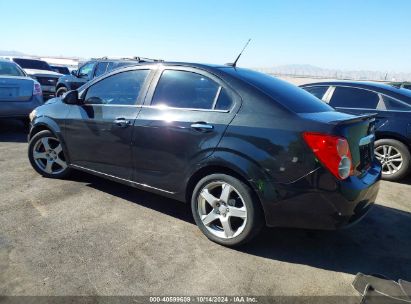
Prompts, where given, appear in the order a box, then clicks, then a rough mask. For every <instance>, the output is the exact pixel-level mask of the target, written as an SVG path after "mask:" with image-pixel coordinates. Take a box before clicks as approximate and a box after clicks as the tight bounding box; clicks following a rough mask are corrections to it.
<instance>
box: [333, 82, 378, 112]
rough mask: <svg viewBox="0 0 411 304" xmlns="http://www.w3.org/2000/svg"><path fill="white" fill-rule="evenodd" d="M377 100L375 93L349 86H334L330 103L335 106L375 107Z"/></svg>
mask: <svg viewBox="0 0 411 304" xmlns="http://www.w3.org/2000/svg"><path fill="white" fill-rule="evenodd" d="M378 102H379V96H378V94H377V93H374V92H371V91H367V90H363V89H357V88H351V87H336V88H335V90H334V93H333V96H332V97H331V100H330V105H331V106H332V107H335V108H336V107H337V108H338V107H339V108H354V109H376V108H377V105H378Z"/></svg>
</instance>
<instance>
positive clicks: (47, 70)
mask: <svg viewBox="0 0 411 304" xmlns="http://www.w3.org/2000/svg"><path fill="white" fill-rule="evenodd" d="M3 58H5V59H8V60H10V61H13V62H15V63H17V64H18V65H19V66H20V67H21V68H22V69H23V70H24V71H25V72H26V74H27V75H28V76H30V77H31V78H33V79H35V80H37V81H38V82H39V83H40V85H41V90H42V91H43V98H44V100H47V99H50V98H53V97H55V96H56V84H57V81H58V79H59V78H60V77H61V76H63V74H60V73H56V72H54V71H53V69H52V68H51V67H50V65H49V64H48V63H47V62H45V61H43V60H39V59H35V58H30V57H14V56H13V57H12V56H3Z"/></svg>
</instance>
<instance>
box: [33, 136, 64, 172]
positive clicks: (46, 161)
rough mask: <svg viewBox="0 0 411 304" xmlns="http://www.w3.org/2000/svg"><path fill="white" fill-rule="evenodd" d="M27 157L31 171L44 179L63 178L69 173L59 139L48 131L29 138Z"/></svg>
mask: <svg viewBox="0 0 411 304" xmlns="http://www.w3.org/2000/svg"><path fill="white" fill-rule="evenodd" d="M28 156H29V160H30V164H31V166H32V167H33V169H34V170H36V171H37V172H38V173H39V174H41V175H42V176H44V177H48V178H65V177H67V176H68V175H69V174H70V172H71V169H70V168H69V167H68V165H67V162H66V158H65V156H64V151H63V148H62V146H61V143H60V141H59V139H58V138H57V136H55V135H54V134H53V133H52V132H50V131H48V130H44V131H41V132H39V133H37V134H35V135H34V136H33V137H32V138H31V140H30V142H29V148H28Z"/></svg>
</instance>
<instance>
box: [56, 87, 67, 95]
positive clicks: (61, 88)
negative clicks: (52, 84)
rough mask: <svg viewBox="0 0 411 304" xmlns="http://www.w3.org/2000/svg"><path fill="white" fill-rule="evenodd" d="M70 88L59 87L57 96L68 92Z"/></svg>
mask: <svg viewBox="0 0 411 304" xmlns="http://www.w3.org/2000/svg"><path fill="white" fill-rule="evenodd" d="M67 91H68V89H67V88H66V87H59V88H58V89H57V91H56V97H61V96H63V95H64V94H66V93H67Z"/></svg>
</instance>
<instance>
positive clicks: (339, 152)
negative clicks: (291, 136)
mask: <svg viewBox="0 0 411 304" xmlns="http://www.w3.org/2000/svg"><path fill="white" fill-rule="evenodd" d="M303 137H304V140H305V142H306V143H307V144H308V146H309V147H310V148H311V150H313V152H314V154H315V156H316V157H317V158H318V160H319V161H320V162H321V163H322V164H323V165H324V166H325V167H326V168H327V169H328V170H330V171H331V173H332V174H333V175H334V176H335V177H337V178H338V179H346V178H348V177H349V176H350V175H352V174H353V166H352V158H351V152H350V146H349V145H348V142H347V140H346V139H345V138H344V137H339V136H333V135H328V134H321V133H310V132H305V133H303Z"/></svg>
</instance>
